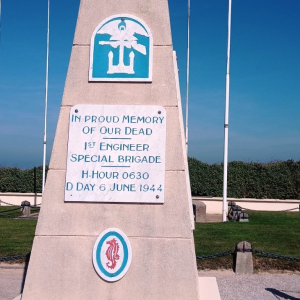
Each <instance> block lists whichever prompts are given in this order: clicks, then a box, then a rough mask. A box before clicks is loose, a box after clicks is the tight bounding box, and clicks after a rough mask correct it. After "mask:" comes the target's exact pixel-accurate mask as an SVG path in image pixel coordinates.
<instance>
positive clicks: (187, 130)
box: [185, 0, 191, 155]
mask: <svg viewBox="0 0 300 300" xmlns="http://www.w3.org/2000/svg"><path fill="white" fill-rule="evenodd" d="M190 17H191V1H190V0H188V24H187V61H186V105H185V145H186V155H188V154H187V153H188V142H189V123H188V122H189V87H190Z"/></svg>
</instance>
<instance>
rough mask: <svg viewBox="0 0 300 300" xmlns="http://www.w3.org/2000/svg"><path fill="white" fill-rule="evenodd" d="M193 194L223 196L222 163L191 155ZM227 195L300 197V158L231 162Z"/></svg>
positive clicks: (277, 197) (239, 196) (190, 166)
mask: <svg viewBox="0 0 300 300" xmlns="http://www.w3.org/2000/svg"><path fill="white" fill-rule="evenodd" d="M188 161H189V173H190V180H191V189H192V194H193V195H194V196H212V197H222V196H223V164H207V163H203V162H201V161H199V160H197V159H196V158H189V160H188ZM228 197H233V198H258V199H262V198H270V199H300V161H293V160H288V161H278V162H271V163H267V164H264V163H254V162H250V163H245V162H241V161H232V162H230V163H229V164H228Z"/></svg>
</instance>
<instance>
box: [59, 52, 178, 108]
mask: <svg viewBox="0 0 300 300" xmlns="http://www.w3.org/2000/svg"><path fill="white" fill-rule="evenodd" d="M89 56H90V47H89V46H73V49H72V54H71V60H70V64H69V69H68V76H67V80H66V85H65V90H64V95H63V101H62V105H63V106H73V105H76V104H78V103H80V104H107V105H161V106H177V95H176V89H175V75H174V74H172V73H171V74H170V73H169V71H168V70H173V69H174V66H173V48H172V47H171V46H165V47H159V46H157V47H154V49H153V82H152V83H146V84H143V83H140V82H135V83H124V82H119V83H116V82H89V81H88V71H89Z"/></svg>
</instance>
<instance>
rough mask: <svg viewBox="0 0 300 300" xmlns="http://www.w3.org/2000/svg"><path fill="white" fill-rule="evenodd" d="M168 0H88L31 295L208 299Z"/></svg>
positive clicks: (26, 294) (27, 292) (28, 286)
mask: <svg viewBox="0 0 300 300" xmlns="http://www.w3.org/2000/svg"><path fill="white" fill-rule="evenodd" d="M177 73H178V69H177V63H176V56H175V55H174V52H173V46H172V38H171V29H170V20H169V9H168V1H167V0H114V1H107V0H81V3H80V9H79V15H78V20H77V26H76V31H75V37H74V42H73V47H72V53H71V58H70V63H69V69H68V74H67V79H66V83H65V89H64V94H63V99H62V105H61V110H60V115H59V120H58V125H57V130H56V135H55V140H54V146H53V150H52V155H51V161H50V166H49V171H48V176H47V182H46V187H45V192H44V195H43V203H42V208H41V212H40V216H39V220H38V224H37V229H36V235H35V238H34V242H33V249H32V252H31V258H30V263H29V268H28V272H27V277H26V281H25V287H24V291H23V296H22V300H50V299H54V300H70V299H72V300H84V299H89V300H90V299H95V300H96V299H105V300H124V299H125V300H127V299H128V300H146V299H149V300H162V299H163V300H177V299H178V300H198V299H199V298H198V294H199V291H198V276H197V267H196V259H195V250H194V240H193V218H192V206H191V205H192V204H191V200H190V188H189V182H188V179H187V178H188V170H187V157H186V150H185V143H184V132H183V121H182V111H181V103H180V93H179V85H178V74H177Z"/></svg>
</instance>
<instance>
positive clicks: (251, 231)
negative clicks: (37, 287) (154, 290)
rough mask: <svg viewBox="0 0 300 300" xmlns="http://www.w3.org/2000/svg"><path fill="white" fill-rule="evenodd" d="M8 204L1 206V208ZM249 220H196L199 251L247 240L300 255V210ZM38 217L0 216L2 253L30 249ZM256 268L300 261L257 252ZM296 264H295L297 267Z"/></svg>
mask: <svg viewBox="0 0 300 300" xmlns="http://www.w3.org/2000/svg"><path fill="white" fill-rule="evenodd" d="M4 210H8V207H0V213H1V211H4ZM248 213H249V218H250V222H249V223H239V222H227V223H197V224H196V229H195V231H194V238H195V247H196V255H197V256H201V255H208V254H215V253H219V252H223V251H226V250H232V251H234V248H235V244H236V243H238V242H240V241H243V240H246V241H248V242H250V243H251V244H252V245H253V249H254V250H257V249H259V250H263V251H267V252H271V253H276V254H281V255H285V256H292V257H296V258H300V230H299V228H300V213H289V212H254V211H250V212H248ZM36 223H37V221H36V220H26V219H25V220H22V219H7V218H0V256H8V255H21V254H27V253H28V252H30V251H31V247H32V242H33V238H34V232H35V227H36ZM254 258H255V260H254V264H255V266H256V267H257V268H263V269H268V268H271V267H272V268H279V269H292V270H295V269H297V270H300V263H290V262H284V261H279V260H276V259H269V258H261V257H259V256H258V255H255V256H254ZM232 261H233V257H232V256H231V255H229V256H226V257H222V258H216V259H215V258H214V259H209V260H201V261H198V267H199V268H211V269H218V268H222V267H224V268H231V267H232ZM295 266H296V267H295Z"/></svg>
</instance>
